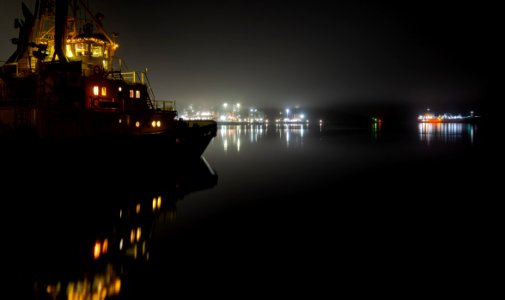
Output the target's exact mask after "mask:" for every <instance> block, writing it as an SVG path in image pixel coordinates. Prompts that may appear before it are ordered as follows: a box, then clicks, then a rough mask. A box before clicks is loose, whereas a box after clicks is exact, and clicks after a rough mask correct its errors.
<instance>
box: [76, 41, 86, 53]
mask: <svg viewBox="0 0 505 300" xmlns="http://www.w3.org/2000/svg"><path fill="white" fill-rule="evenodd" d="M86 48H87V45H85V44H83V43H78V44H75V55H76V56H84V55H85V52H86Z"/></svg>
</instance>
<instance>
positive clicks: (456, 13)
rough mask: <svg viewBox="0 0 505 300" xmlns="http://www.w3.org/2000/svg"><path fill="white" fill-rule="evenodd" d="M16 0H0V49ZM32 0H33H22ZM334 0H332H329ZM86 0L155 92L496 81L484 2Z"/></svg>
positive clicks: (326, 90)
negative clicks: (142, 71) (142, 72)
mask: <svg viewBox="0 0 505 300" xmlns="http://www.w3.org/2000/svg"><path fill="white" fill-rule="evenodd" d="M20 2H21V1H17V0H16V1H11V0H9V1H7V0H2V1H1V2H0V12H1V18H0V27H1V28H2V30H1V31H0V41H1V43H2V46H1V47H0V60H6V59H7V58H8V57H9V56H10V55H11V54H12V52H13V51H14V49H15V48H14V45H12V44H11V43H10V41H9V39H10V38H13V37H16V36H17V31H16V30H15V29H14V27H13V23H14V22H13V20H14V18H16V17H21V16H22V15H21V4H20ZM25 2H26V3H27V4H28V5H29V7H33V6H34V3H35V0H27V1H25ZM334 2H335V3H334ZM376 2H377V1H331V2H330V1H328V2H323V1H304V2H301V1H292V2H282V1H275V0H274V1H223V0H213V1H194V0H185V1H149V0H144V1H135V2H134V1H124V0H106V1H93V0H91V1H90V4H91V8H92V10H94V11H100V12H102V13H103V14H104V15H105V19H104V25H105V28H106V29H108V31H109V32H119V34H120V35H119V40H118V42H119V44H120V48H119V50H118V53H117V55H118V56H120V57H122V58H123V59H125V61H126V64H127V66H128V67H129V69H131V70H142V69H143V68H145V67H148V69H149V74H148V75H149V79H150V81H151V84H152V86H153V89H154V91H155V95H156V98H157V99H167V100H168V99H171V100H176V101H177V105H178V106H179V107H180V106H186V105H188V104H190V103H192V104H195V105H205V106H217V105H219V104H220V103H222V102H225V101H227V102H240V103H242V104H243V105H244V106H252V105H255V106H257V107H259V108H276V107H281V108H282V107H285V106H294V105H300V106H301V107H312V108H322V107H333V108H338V107H339V106H342V107H343V106H349V105H351V106H352V105H355V106H360V105H361V106H366V105H378V104H384V105H392V104H399V105H405V106H409V107H414V108H415V109H424V108H426V107H432V108H433V109H434V110H436V109H437V108H438V109H439V110H446V111H450V110H460V111H461V112H465V111H468V110H470V109H477V110H478V109H481V110H483V109H484V108H486V104H489V103H491V101H492V100H493V96H495V90H496V88H495V87H496V83H497V80H496V77H494V76H495V75H494V74H493V72H494V73H496V71H497V69H498V65H501V64H500V63H499V62H500V61H503V59H502V58H501V57H499V56H498V51H499V49H501V48H499V47H498V46H497V44H498V38H499V37H500V36H501V33H500V34H498V28H499V27H498V20H499V18H498V12H499V11H500V10H499V9H498V8H497V5H498V4H497V2H495V1H478V2H464V1H463V2H462V1H453V2H448V1H398V2H388V3H387V4H384V3H376Z"/></svg>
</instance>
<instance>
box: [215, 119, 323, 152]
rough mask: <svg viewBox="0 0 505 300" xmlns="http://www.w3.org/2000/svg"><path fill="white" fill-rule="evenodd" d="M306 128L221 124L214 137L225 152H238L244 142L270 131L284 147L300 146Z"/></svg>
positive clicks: (306, 125)
mask: <svg viewBox="0 0 505 300" xmlns="http://www.w3.org/2000/svg"><path fill="white" fill-rule="evenodd" d="M321 126H322V125H320V126H319V127H321ZM308 129H309V125H308V124H275V125H268V124H266V125H249V124H247V125H221V126H220V127H219V129H218V130H219V133H218V135H217V136H216V138H215V139H216V141H217V142H218V143H220V144H221V145H222V147H223V150H224V152H225V153H226V152H230V151H234V152H240V151H241V150H242V147H243V146H244V145H245V144H255V143H258V142H260V141H261V140H262V139H264V138H266V136H267V135H268V134H269V133H272V132H273V133H275V135H276V136H277V137H278V138H279V140H281V141H283V142H284V144H285V146H286V148H290V147H301V146H303V139H304V136H305V134H306V132H307V130H308ZM320 130H321V128H320Z"/></svg>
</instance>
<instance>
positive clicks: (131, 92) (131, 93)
mask: <svg viewBox="0 0 505 300" xmlns="http://www.w3.org/2000/svg"><path fill="white" fill-rule="evenodd" d="M130 98H133V90H130Z"/></svg>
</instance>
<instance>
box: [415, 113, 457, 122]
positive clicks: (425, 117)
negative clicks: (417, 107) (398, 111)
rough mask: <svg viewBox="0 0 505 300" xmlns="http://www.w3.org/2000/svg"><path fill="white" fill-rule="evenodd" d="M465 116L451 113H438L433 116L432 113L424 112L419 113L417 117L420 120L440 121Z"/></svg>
mask: <svg viewBox="0 0 505 300" xmlns="http://www.w3.org/2000/svg"><path fill="white" fill-rule="evenodd" d="M464 118H465V117H463V116H462V115H452V114H443V115H438V116H435V115H433V114H424V115H419V116H418V117H417V119H418V120H419V121H420V122H442V121H444V120H462V119H464Z"/></svg>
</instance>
